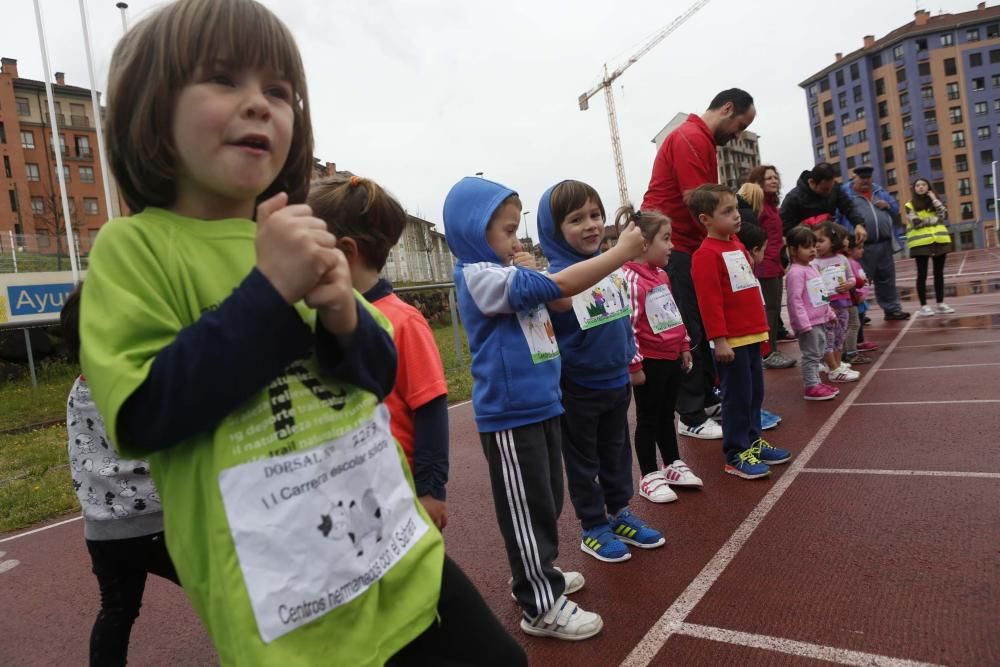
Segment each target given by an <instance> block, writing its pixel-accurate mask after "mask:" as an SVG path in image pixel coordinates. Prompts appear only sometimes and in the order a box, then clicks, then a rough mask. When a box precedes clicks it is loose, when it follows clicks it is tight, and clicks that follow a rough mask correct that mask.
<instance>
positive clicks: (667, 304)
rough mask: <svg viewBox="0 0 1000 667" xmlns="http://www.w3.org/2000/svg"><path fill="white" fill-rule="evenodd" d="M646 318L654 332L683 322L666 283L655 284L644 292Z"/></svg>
mask: <svg viewBox="0 0 1000 667" xmlns="http://www.w3.org/2000/svg"><path fill="white" fill-rule="evenodd" d="M646 320H647V321H648V322H649V328H650V329H652V330H653V333H654V334H658V333H661V332H663V331H666V330H667V329H673V328H674V327H679V326H680V325H682V324H684V321H683V320H682V319H681V311H680V310H679V309H678V308H677V302H676V301H674V295H673V294H671V293H670V290H669V289H667V286H666V285H657V286H656V287H654V288H653V289H651V290H649V291H648V292H646Z"/></svg>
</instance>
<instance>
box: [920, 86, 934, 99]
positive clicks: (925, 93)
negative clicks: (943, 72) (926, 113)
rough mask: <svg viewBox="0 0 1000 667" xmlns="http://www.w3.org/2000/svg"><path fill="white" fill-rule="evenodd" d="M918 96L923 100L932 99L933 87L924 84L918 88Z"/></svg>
mask: <svg viewBox="0 0 1000 667" xmlns="http://www.w3.org/2000/svg"><path fill="white" fill-rule="evenodd" d="M920 97H921V98H922V99H925V100H933V99H934V88H932V87H931V86H924V87H923V88H921V89H920Z"/></svg>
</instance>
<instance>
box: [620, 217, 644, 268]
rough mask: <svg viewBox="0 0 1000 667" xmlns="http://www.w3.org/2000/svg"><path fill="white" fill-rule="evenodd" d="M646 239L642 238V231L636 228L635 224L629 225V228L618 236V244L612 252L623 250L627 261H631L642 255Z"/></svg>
mask: <svg viewBox="0 0 1000 667" xmlns="http://www.w3.org/2000/svg"><path fill="white" fill-rule="evenodd" d="M645 245H646V239H645V238H644V237H643V236H642V230H640V229H639V228H638V227H636V226H635V223H634V222H630V223H628V227H626V228H625V229H624V230H622V233H621V234H619V236H618V243H617V244H616V245H615V247H614V248H612V250H618V249H619V248H621V252H622V253H624V255H625V261H626V262H627V261H630V260H633V259H635V258H636V257H639V256H640V255H642V253H643V252H644V251H643V248H644V247H645Z"/></svg>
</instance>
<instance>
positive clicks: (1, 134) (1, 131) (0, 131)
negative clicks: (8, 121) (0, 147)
mask: <svg viewBox="0 0 1000 667" xmlns="http://www.w3.org/2000/svg"><path fill="white" fill-rule="evenodd" d="M5 143H7V130H6V128H4V125H3V123H0V144H5Z"/></svg>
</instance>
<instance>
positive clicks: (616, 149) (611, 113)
mask: <svg viewBox="0 0 1000 667" xmlns="http://www.w3.org/2000/svg"><path fill="white" fill-rule="evenodd" d="M708 3H709V0H698V2H695V3H694V4H693V5H691V6H690V7H688V8H687V11H685V12H684V13H683V14H681V15H680V16H678V17H677V18H675V19H674V20H673V21H672V22H671V23H670V24H669V25H667V26H666V27H665V28H663V30H661V31H659V32H658V33H656V34H655V35H653V36H652V37H651V38H650V39H649V41H648V42H646V43H645V44H643V45H642V46H641V47H640V48H639V50H638V51H636V52H635V54H634V55H633V56H632V57H631V58H629V59H628V60H626V61H625V62H624V63H622V65H621V66H619V67H618V69H616V70H615V71H613V72H611V74H608V66H607V65H606V64H605V65H604V78H603V79H601V82H600V83H598V84H597V85H596V86H594V87H593V88H591V89H590V90H588V91H587V92H585V93H584V94H583V95H580V98H579V102H580V111H586V110H587V109H589V108H590V98H591V97H593V96H594V95H596V94H597V93H598V92H599V91H600V90H602V89H603V90H604V99H605V101H606V102H607V108H608V125H610V126H611V151H612V153H613V154H614V158H615V172H616V173H617V175H618V199H619V200H620V201H621V205H622V206H626V205H627V204H628V203H629V201H628V186H627V185H626V183H625V160H624V159H622V142H621V137H620V136H619V134H618V117H617V115H616V114H615V96H614V93H613V92H612V90H611V84H613V83H614V82H615V79H617V78H618V77H620V76H621V75H622V74H624V73H625V70H627V69H628V68H629V67H631V66H632V65H634V64H635V63H636V62H637V61H638V60H639V58H642V57H643V56H644V55H646V54H647V53H649V52H650V51H651V50H652V49H653V47H655V46H656V45H657V44H659V43H660V42H662V41H663V40H664V39H666V38H667V35H669V34H670V33H672V32H673V31H674V30H677V28H679V27H681V25H683V23H684V22H685V21H687V20H688V19H689V18H691V17H692V16H693V15H694V14H695V12H697V11H698V10H699V9H701V8H702V7H704V6H705V5H707V4H708Z"/></svg>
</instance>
